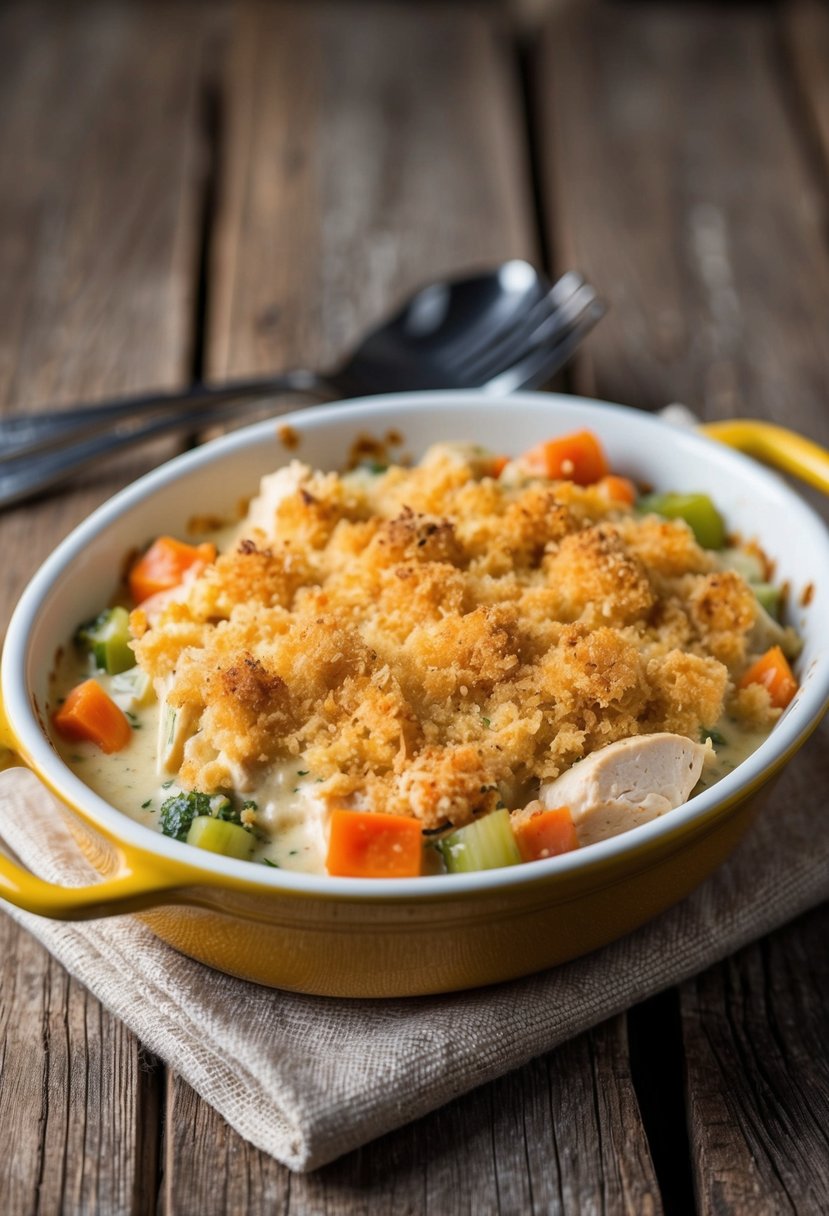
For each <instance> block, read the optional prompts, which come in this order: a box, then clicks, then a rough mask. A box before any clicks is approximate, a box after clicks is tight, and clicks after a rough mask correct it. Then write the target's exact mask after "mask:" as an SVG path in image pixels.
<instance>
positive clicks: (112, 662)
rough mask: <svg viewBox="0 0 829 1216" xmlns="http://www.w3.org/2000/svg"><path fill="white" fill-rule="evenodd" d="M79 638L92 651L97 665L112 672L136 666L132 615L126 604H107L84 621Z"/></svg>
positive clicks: (119, 671) (111, 674)
mask: <svg viewBox="0 0 829 1216" xmlns="http://www.w3.org/2000/svg"><path fill="white" fill-rule="evenodd" d="M77 639H78V641H79V642H80V644H81V645H82V646H85V647H86V649H87V650H88V651H89V652H90V653H91V655H92V657H93V658H94V659H95V664H96V666H97V667H101V668H103V670H104V671H105V672H106V673H107V675H110V676H116V675H119V674H120V673H121V672H122V671H128V670H129V669H130V668H131V667H134V666H135V655H134V654H133V652H132V650H131V648H130V644H129V643H130V616H129V613H128V612H127V610H126V608H107V609H106V611H105V612H102V613H101V615H100V616H99V617H96V619H95V620H94V621H90V623H89V624H88V625H81V627H80V629H79V630H78V633H77Z"/></svg>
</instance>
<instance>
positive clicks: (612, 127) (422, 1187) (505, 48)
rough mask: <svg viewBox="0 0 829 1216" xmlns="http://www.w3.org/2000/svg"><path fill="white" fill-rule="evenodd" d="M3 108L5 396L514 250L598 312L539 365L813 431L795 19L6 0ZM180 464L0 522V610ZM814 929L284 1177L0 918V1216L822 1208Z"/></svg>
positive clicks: (326, 354)
mask: <svg viewBox="0 0 829 1216" xmlns="http://www.w3.org/2000/svg"><path fill="white" fill-rule="evenodd" d="M0 113H2V115H3V139H2V142H0V181H2V187H0V267H1V268H2V273H0V318H1V319H2V324H0V400H2V401H3V402H4V403H5V405H6V406H7V407H8V408H10V409H34V408H36V406H37V404H38V403H56V402H71V401H73V400H76V399H78V398H94V397H96V396H104V395H106V394H114V393H119V392H122V391H126V390H138V389H141V388H145V387H150V386H176V385H181V384H185V383H187V382H188V381H189V380H191V379H192V378H193V377H198V376H202V375H206V376H210V377H224V376H228V375H235V376H241V375H246V374H249V373H255V372H259V371H266V370H270V369H277V368H280V367H283V366H287V365H291V364H295V363H298V364H302V365H307V366H315V365H322V366H324V365H325V364H326V363H328V362H330V361H333V360H335V359H336V357H337V356H338V355H339V354H340V353H341V352H342V351H344V350H345V349H346V348H347V346H348V344H349V343H350V342H351V341H352V339H354V338H355V336H356V335H358V334H360V333H361V332H362V331H363V329H364V327H365V326H367V325H368V324H370V323H371V322H372V321H374V319H375V318H377V317H379V316H381V315H382V314H383V313H385V312H386V311H387V310H388V309H389V308H390V306H392V305H393V304H394V303H395V302H396V301H397V300H398V299H399V298H400V297H401V296H403V295H405V294H406V293H407V292H408V291H409V290H410V289H412V288H413V287H414V286H415V285H417V284H419V283H421V282H422V281H424V280H428V279H429V278H431V277H437V276H441V275H444V274H447V273H450V272H458V271H461V270H464V269H466V268H469V267H473V266H476V267H477V266H482V265H487V264H489V263H493V262H496V261H499V260H501V259H504V258H508V257H513V256H523V257H529V258H532V259H534V260H536V261H538V262H540V263H543V264H546V266H547V268H548V269H549V270H550V271H552V272H556V271H560V270H562V269H564V268H569V267H578V268H580V269H581V270H582V271H583V272H584V273H585V274H586V275H587V276H588V277H589V278H590V279H591V280H592V281H593V282H594V283H595V284H596V286H598V287H599V288H600V289H601V290H602V291H603V293H604V294H605V295H606V296H607V298H608V299H609V301H610V302H611V304H612V310H611V312H610V313H609V315H608V316H607V318H606V319H605V320H604V321H603V323H602V325H601V326H600V328H599V329H598V330H597V331H596V333H595V335H594V336H593V337H592V338H591V339H590V341H589V343H588V345H587V347H586V348H585V350H584V355H583V357H582V358H580V359H579V361H578V363H577V364H576V365H575V366H574V367H573V368H572V369H571V371H570V372H569V373H568V377H567V380H566V387H569V388H572V389H573V390H576V391H581V392H586V393H591V394H595V395H596V396H600V397H606V398H609V399H610V400H615V401H621V402H628V403H631V404H634V405H638V406H644V407H646V408H653V407H659V406H662V405H664V404H665V403H666V402H668V401H671V400H682V401H684V402H687V403H688V404H689V405H691V406H692V407H693V408H694V409H695V410H697V411H698V412H700V413H701V414H704V415H705V416H706V417H708V418H724V417H728V416H733V415H738V416H739V415H744V414H745V415H755V416H759V417H768V418H774V419H777V420H784V421H786V422H788V423H789V424H791V425H793V426H795V427H799V428H801V429H802V430H804V431H806V432H809V433H811V434H812V435H813V436H814V437H816V438H817V439H819V440H821V441H822V442H823V443H829V410H827V386H829V254H828V253H827V209H828V208H829V14H828V13H827V10H826V9H825V8H822V7H821V6H820V5H819V4H817V3H811V2H806V0H804V2H797V3H793V4H791V5H789V6H788V7H787V8H785V9H783V10H778V9H776V8H772V7H768V6H765V5H757V6H755V5H752V4H744V5H740V6H734V7H722V8H719V7H707V6H702V7H698V6H694V5H685V4H669V3H661V2H652V3H626V4H622V3H612V2H610V0H608V2H606V3H598V2H596V3H594V2H592V0H584V2H583V3H579V4H575V5H571V6H564V7H562V6H561V5H559V6H556V11H555V12H554V13H553V15H552V17H551V18H550V20H549V22H548V23H547V25H546V26H545V28H544V29H543V30H542V31H541V32H540V34H539V36H538V37H537V38H535V39H533V40H532V41H531V42H529V43H527V44H525V45H522V44H521V43H520V42H519V41H518V40H516V37H515V35H514V31H511V30H510V29H509V28H508V26H507V24H506V20H505V15H504V11H503V9H502V8H501V7H500V6H495V5H493V6H489V5H486V4H464V3H458V4H450V3H428V4H425V3H414V2H412V3H402V2H398V3H386V4H374V3H352V2H351V0H343V2H341V3H316V2H315V0H311V2H307V3H299V2H297V3H278V2H274V3H269V4H264V3H262V4H259V3H254V2H251V3H246V2H240V3H232V0H203V2H199V0H193V2H192V3H191V2H189V0H167V2H166V3H164V4H153V3H139V2H135V3H128V2H127V0H100V2H98V0H89V2H87V3H84V4H74V5H62V4H57V3H41V2H40V0H25V2H21V3H18V4H11V5H7V6H6V7H5V8H4V10H3V12H2V16H0ZM175 450H176V447H175V445H174V444H173V443H171V442H156V444H155V445H154V446H153V447H152V448H150V449H144V450H142V451H141V452H140V453H138V454H135V455H133V456H130V457H129V458H125V459H123V460H118V461H112V462H108V463H107V464H106V465H105V466H103V467H101V468H100V469H99V470H97V471H96V472H95V474H94V475H91V476H89V477H88V478H87V479H86V481H85V483H84V484H83V486H81V487H79V488H77V489H75V490H73V492H72V493H71V494H69V493H67V494H65V495H62V496H60V497H54V498H51V499H49V500H48V501H45V502H41V503H38V504H36V505H32V506H28V507H26V508H25V509H21V510H19V511H16V512H13V513H8V514H6V515H5V516H3V517H2V519H0V529H2V539H0V552H2V553H3V555H4V568H5V577H4V579H3V587H2V595H3V609H4V612H5V613H6V614H7V613H8V611H9V610H10V608H11V605H12V604H13V602H14V600H15V598H16V597H17V595H18V593H19V591H20V589H21V587H22V586H23V584H24V583H25V581H26V580H27V579H28V578H29V576H30V575H31V574H32V572H33V571H34V569H35V568H36V566H37V565H38V563H39V562H40V561H41V560H42V559H43V557H45V556H46V554H47V553H48V552H49V551H50V549H51V548H52V547H53V545H54V544H55V542H56V541H57V540H58V539H59V538H60V537H61V536H62V535H64V534H65V533H66V532H67V531H68V530H69V529H70V528H71V527H73V526H74V524H75V523H76V522H77V521H78V520H80V519H82V518H83V517H84V516H85V515H86V514H87V513H88V512H89V511H90V509H91V508H92V507H94V506H95V505H96V504H97V503H99V502H101V501H102V500H103V499H105V498H106V497H107V496H108V495H110V494H111V493H112V492H113V491H114V490H116V489H117V488H118V487H119V486H120V485H122V484H123V483H124V482H125V481H127V480H128V479H130V478H132V477H134V476H136V475H137V474H139V473H141V472H142V471H143V470H145V469H146V468H148V467H150V466H151V465H153V464H155V463H157V462H158V461H160V460H162V459H164V458H166V457H168V456H169V455H171V454H172V453H173V452H174V451H175ZM827 742H829V737H828V736H827V734H826V732H825V731H823V733H822V735H821V736H819V737H818V739H817V741H816V742H813V743H812V744H811V750H810V751H809V752H807V753H806V754H805V758H804V760H803V763H813V764H816V763H817V760H818V759H819V758H820V757H822V756H825V753H826V746H827ZM816 771H817V770H816ZM823 773H824V774H825V773H826V766H825V761H824V764H823ZM784 812H785V808H784V807H781V813H784ZM828 929H829V915H827V913H826V911H825V910H824V911H816V912H814V913H813V914H811V915H809V916H806V917H805V918H803V919H802V920H801V921H799V922H798V923H796V924H794V925H790V926H789V927H787V928H785V929H783V930H781V931H780V932H778V933H775V934H774V935H772V936H771V937H769V938H767V939H766V940H764V941H761V942H758V943H757V944H756V945H754V946H752V947H750V948H749V949H746V950H744V951H742V952H741V953H740V954H739V955H737V956H736V957H734V958H733V959H731V960H729V961H728V962H726V963H723V964H722V965H721V966H718V967H715V968H713V969H712V970H711V971H709V972H708V973H706V974H705V975H702V976H700V977H699V978H697V979H695V980H693V981H691V982H689V983H687V984H684V985H683V986H682V987H680V988H678V989H675V990H672V991H669V992H666V993H663V994H662V995H660V996H657V997H654V998H653V999H652V1000H650V1001H648V1002H646V1003H645V1004H644V1005H641V1006H639V1007H638V1008H636V1009H633V1010H631V1011H630V1012H629V1013H628V1014H627V1015H625V1016H621V1017H617V1018H615V1019H613V1020H611V1021H610V1022H607V1023H606V1024H604V1025H602V1026H599V1027H597V1028H596V1029H595V1030H593V1031H591V1032H590V1033H588V1034H584V1035H582V1036H581V1037H580V1038H578V1039H576V1040H575V1041H573V1042H571V1043H570V1044H568V1045H567V1046H565V1047H563V1048H562V1049H560V1050H559V1051H556V1052H555V1053H553V1054H551V1055H549V1056H547V1057H544V1058H541V1059H537V1060H535V1061H534V1062H533V1063H532V1064H530V1065H528V1066H527V1067H526V1068H524V1069H522V1070H521V1071H519V1072H517V1073H513V1074H511V1075H509V1076H507V1077H505V1078H504V1079H503V1080H501V1081H498V1082H496V1083H494V1084H492V1085H489V1086H487V1087H485V1088H483V1089H480V1090H478V1091H477V1092H475V1093H473V1094H471V1095H469V1096H468V1097H466V1098H463V1099H461V1100H459V1101H456V1102H454V1103H453V1104H452V1105H450V1106H448V1107H446V1108H445V1109H443V1110H441V1111H438V1112H437V1113H436V1114H434V1115H433V1116H431V1117H430V1118H427V1119H423V1120H422V1121H420V1122H419V1123H417V1124H414V1125H412V1126H409V1127H407V1128H404V1129H403V1130H401V1131H399V1132H396V1133H394V1134H392V1135H389V1136H387V1137H385V1138H384V1139H383V1140H381V1141H379V1142H377V1143H375V1144H372V1145H370V1146H369V1147H367V1148H366V1149H364V1150H362V1151H360V1152H356V1153H353V1154H352V1155H351V1156H349V1157H347V1158H345V1159H343V1160H342V1161H340V1162H338V1163H336V1164H334V1165H332V1166H330V1167H328V1168H326V1169H323V1170H321V1171H320V1172H318V1173H317V1174H314V1175H312V1176H310V1177H295V1176H291V1175H290V1174H289V1173H288V1171H287V1170H285V1169H283V1168H282V1167H281V1166H279V1165H277V1164H276V1163H275V1162H274V1161H273V1160H271V1159H270V1158H268V1157H265V1156H264V1155H263V1154H261V1153H259V1152H257V1151H255V1150H254V1149H252V1148H251V1147H250V1146H249V1145H247V1144H245V1143H244V1142H243V1141H242V1140H241V1139H240V1138H239V1137H238V1136H236V1135H235V1134H234V1133H233V1132H232V1131H230V1130H229V1129H228V1128H227V1126H225V1125H224V1123H223V1122H222V1120H221V1119H220V1118H219V1117H218V1116H217V1115H216V1114H215V1113H214V1112H213V1111H212V1110H211V1109H210V1108H209V1107H207V1106H206V1105H205V1104H204V1103H203V1102H201V1101H200V1100H199V1099H198V1098H197V1097H196V1096H195V1095H194V1093H193V1092H192V1091H191V1090H190V1089H189V1088H188V1087H187V1085H185V1084H184V1083H183V1082H182V1081H181V1080H180V1079H179V1078H178V1077H177V1076H176V1074H175V1072H174V1071H173V1070H172V1069H166V1068H164V1067H163V1066H162V1065H161V1064H160V1063H159V1062H158V1061H156V1060H154V1059H151V1058H148V1056H147V1055H146V1053H144V1052H143V1051H142V1049H141V1045H140V1044H139V1043H138V1042H137V1041H136V1040H135V1039H134V1038H133V1037H132V1036H131V1035H130V1034H129V1033H127V1032H126V1031H125V1030H124V1028H123V1027H122V1026H121V1025H119V1024H118V1023H117V1022H116V1021H115V1020H114V1019H113V1018H111V1017H110V1016H109V1015H108V1014H107V1013H106V1012H105V1011H104V1010H103V1009H102V1008H101V1007H100V1006H99V1005H98V1004H97V1002H96V1001H95V1000H94V999H92V998H91V997H90V996H89V995H88V994H87V993H86V992H85V991H84V990H83V989H82V988H81V987H80V986H79V985H78V984H76V983H75V982H74V981H73V980H71V979H70V978H69V977H68V976H67V975H66V974H65V973H64V971H63V970H62V969H61V968H60V967H59V966H58V965H57V964H56V963H54V962H53V961H52V960H51V959H50V958H49V957H48V955H47V954H46V953H45V952H44V951H43V950H42V949H41V948H40V947H39V946H38V945H37V944H36V943H35V942H34V941H32V940H31V939H30V938H29V937H28V936H27V935H26V934H25V933H23V932H21V931H19V930H17V929H16V928H15V927H14V926H13V924H12V923H11V921H9V920H8V919H6V918H5V917H3V918H0V935H2V948H0V958H2V963H1V964H0V966H2V988H0V1042H1V1043H2V1062H3V1071H2V1088H0V1143H1V1144H2V1145H3V1151H2V1154H0V1210H2V1212H4V1213H12V1214H17V1213H28V1212H38V1213H53V1212H65V1213H84V1214H87V1213H95V1212H102V1213H115V1212H117V1213H121V1212H125V1213H126V1212H135V1213H152V1212H154V1211H156V1210H163V1211H165V1212H167V1213H194V1214H197V1216H202V1214H205V1213H212V1212H223V1211H232V1212H264V1211H279V1212H286V1213H318V1212H322V1211H325V1212H328V1213H334V1212H349V1213H351V1212H362V1211H372V1212H390V1211H399V1212H401V1213H402V1212H407V1213H408V1212H410V1213H420V1212H427V1211H428V1212H433V1213H437V1214H440V1216H443V1214H445V1213H456V1212H457V1213H461V1212H468V1213H475V1214H477V1213H487V1212H496V1211H497V1212H504V1213H542V1212H544V1213H554V1212H567V1213H576V1214H582V1213H591V1212H599V1211H602V1212H611V1213H616V1212H622V1211H625V1212H631V1213H652V1212H659V1211H662V1210H663V1209H664V1210H666V1211H667V1212H669V1213H681V1214H682V1213H690V1212H693V1211H695V1210H699V1211H702V1212H711V1213H737V1214H743V1213H755V1212H756V1213H774V1214H776V1213H782V1212H797V1213H812V1212H814V1213H817V1212H826V1211H827V1210H829V1165H827V1158H828V1157H829V1152H828V1149H829V1144H828V1143H827V1127H829V1117H828V1116H829V1106H828V1105H827V1093H829V1067H827V1055H828V1054H829V1053H827V1034H826V1031H827V1015H826V1009H827V1005H829V958H827V950H826V942H827V930H828Z"/></svg>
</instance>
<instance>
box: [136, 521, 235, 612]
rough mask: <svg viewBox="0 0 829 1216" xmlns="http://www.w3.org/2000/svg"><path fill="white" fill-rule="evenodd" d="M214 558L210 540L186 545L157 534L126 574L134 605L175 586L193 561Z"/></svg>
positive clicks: (206, 561)
mask: <svg viewBox="0 0 829 1216" xmlns="http://www.w3.org/2000/svg"><path fill="white" fill-rule="evenodd" d="M215 560H216V546H215V545H214V544H211V543H210V542H205V543H204V544H202V545H187V544H185V543H184V541H181V540H175V539H174V538H173V537H172V536H159V538H158V540H157V541H155V542H154V543H153V544H152V545H150V547H149V549H148V550H147V552H146V553H145V554H144V555H143V557H139V559H138V561H137V562H136V563H135V565H134V566H133V567H132V569H131V570H130V573H129V587H130V594H131V595H132V598H133V599H134V600H135V602H136V604H140V603H142V602H143V601H144V600H147V599H149V598H150V596H151V595H157V594H158V593H159V592H160V591H170V590H171V589H172V588H173V587H177V586H178V585H179V583H180V582H181V581H182V579H183V578H184V575H185V574H186V573H187V571H188V570H189V569H191V567H192V566H194V565H195V564H196V562H201V563H202V564H203V565H208V564H209V563H210V562H213V561H215Z"/></svg>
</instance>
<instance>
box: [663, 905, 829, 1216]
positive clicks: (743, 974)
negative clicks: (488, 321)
mask: <svg viewBox="0 0 829 1216" xmlns="http://www.w3.org/2000/svg"><path fill="white" fill-rule="evenodd" d="M827 940H829V907H824V908H822V909H818V910H817V911H815V912H812V913H810V914H809V915H808V916H806V917H803V918H801V919H800V920H799V921H796V922H795V923H794V924H792V925H789V926H787V927H786V928H785V929H782V930H780V931H779V932H777V933H775V934H774V935H773V936H771V937H769V938H766V939H765V940H764V941H761V942H758V943H757V944H756V945H753V946H751V947H749V948H748V949H746V950H743V951H741V952H740V953H739V954H737V955H735V956H734V958H732V959H730V960H729V961H728V962H726V963H723V964H722V965H721V966H719V967H715V968H713V969H712V970H711V971H708V972H706V973H705V974H704V975H702V976H700V977H699V978H697V979H695V980H692V981H691V982H689V983H687V984H685V985H683V987H682V989H681V1002H682V1014H683V1022H684V1041H685V1059H686V1068H687V1074H688V1108H689V1111H688V1113H689V1124H690V1127H691V1133H692V1145H693V1149H694V1154H693V1157H694V1169H695V1176H696V1190H697V1196H698V1200H699V1209H700V1211H701V1212H702V1213H704V1214H707V1213H712V1214H714V1213H716V1214H717V1216H719V1214H720V1213H726V1212H727V1213H732V1212H733V1213H740V1216H743V1214H745V1216H781V1214H782V1213H785V1212H791V1213H794V1214H797V1216H808V1214H811V1213H814V1214H815V1216H817V1214H818V1213H823V1212H826V1211H827V1210H829V1134H827V1128H829V1061H827V1055H826V1032H827V1025H828V1024H829V1017H828V1016H827V1009H829V951H827V949H826V943H827Z"/></svg>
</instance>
